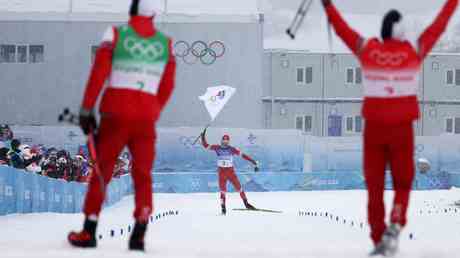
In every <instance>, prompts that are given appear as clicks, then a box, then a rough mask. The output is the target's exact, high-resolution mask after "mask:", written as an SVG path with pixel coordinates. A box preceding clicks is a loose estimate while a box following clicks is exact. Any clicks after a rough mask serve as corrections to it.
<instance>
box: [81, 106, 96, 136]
mask: <svg viewBox="0 0 460 258" xmlns="http://www.w3.org/2000/svg"><path fill="white" fill-rule="evenodd" d="M78 119H79V124H80V128H81V130H82V131H83V133H84V134H85V135H88V134H89V133H90V132H94V131H96V129H97V122H96V117H95V116H94V112H93V111H89V110H86V109H83V108H82V109H81V110H80V115H79V117H78Z"/></svg>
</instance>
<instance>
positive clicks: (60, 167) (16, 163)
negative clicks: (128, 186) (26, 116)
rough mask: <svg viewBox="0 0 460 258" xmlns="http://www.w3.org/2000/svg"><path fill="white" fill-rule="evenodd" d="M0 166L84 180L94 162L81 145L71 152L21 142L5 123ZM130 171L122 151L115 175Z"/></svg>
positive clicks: (0, 135)
mask: <svg viewBox="0 0 460 258" xmlns="http://www.w3.org/2000/svg"><path fill="white" fill-rule="evenodd" d="M0 166H11V167H14V168H16V169H23V170H25V171H27V172H30V173H36V174H39V175H42V176H48V177H51V178H55V179H62V180H66V181H76V182H87V181H88V178H89V175H90V174H91V171H92V170H93V162H92V161H91V160H90V159H89V157H87V155H86V154H85V152H84V151H83V150H82V149H81V150H80V151H79V152H78V153H77V154H76V155H73V156H72V155H71V154H70V153H69V152H68V151H66V150H58V149H56V148H53V147H51V148H46V147H45V146H43V145H34V146H29V145H26V144H22V143H21V142H20V140H19V139H16V138H14V134H13V131H12V130H11V128H10V127H9V126H8V125H0ZM129 171H130V160H129V154H128V153H123V154H122V156H121V157H120V158H119V159H118V162H117V164H116V166H115V169H114V177H120V176H122V175H124V174H127V173H129Z"/></svg>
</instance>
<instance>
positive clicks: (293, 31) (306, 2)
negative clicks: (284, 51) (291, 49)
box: [286, 0, 313, 39]
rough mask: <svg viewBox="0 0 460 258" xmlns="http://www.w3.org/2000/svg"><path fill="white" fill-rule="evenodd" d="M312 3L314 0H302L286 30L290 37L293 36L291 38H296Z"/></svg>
mask: <svg viewBox="0 0 460 258" xmlns="http://www.w3.org/2000/svg"><path fill="white" fill-rule="evenodd" d="M312 3H313V0H303V1H302V3H301V5H300V7H299V9H298V10H297V13H296V15H295V17H294V20H293V21H292V23H291V26H289V28H288V29H287V30H286V33H287V34H288V35H289V37H291V39H295V37H296V35H297V31H298V30H299V28H300V27H301V26H302V24H303V21H304V19H305V16H306V15H307V13H308V11H309V10H310V7H311V4H312Z"/></svg>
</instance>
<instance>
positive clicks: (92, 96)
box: [68, 0, 176, 250]
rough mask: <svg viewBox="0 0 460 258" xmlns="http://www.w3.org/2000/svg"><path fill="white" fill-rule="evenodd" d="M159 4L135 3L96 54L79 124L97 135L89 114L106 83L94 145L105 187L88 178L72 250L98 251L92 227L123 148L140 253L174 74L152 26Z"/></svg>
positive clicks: (133, 244)
mask: <svg viewBox="0 0 460 258" xmlns="http://www.w3.org/2000/svg"><path fill="white" fill-rule="evenodd" d="M157 2H159V0H133V1H132V3H131V9H130V16H131V18H130V20H129V23H127V24H124V25H121V26H117V27H110V28H109V29H108V30H107V31H106V33H105V35H104V38H103V40H102V43H101V44H100V46H99V48H98V50H97V53H96V59H95V63H94V65H93V68H92V71H91V75H90V77H89V81H88V84H87V86H86V91H85V94H84V99H83V103H82V107H81V111H80V117H79V118H80V119H79V120H80V126H81V128H82V130H83V131H84V133H85V134H88V133H89V132H92V131H95V130H96V129H97V123H96V119H95V116H94V112H93V108H94V107H95V103H96V101H97V99H98V96H99V95H100V93H101V90H102V88H103V86H104V83H105V82H106V80H108V87H107V88H106V89H105V91H104V93H103V97H102V100H101V104H100V113H101V123H100V127H99V128H98V130H97V141H96V152H97V156H98V160H97V162H98V165H99V168H100V172H101V174H102V176H103V179H104V180H103V181H104V182H103V183H104V184H105V185H101V182H100V180H98V178H97V177H95V176H93V177H91V179H90V182H89V186H88V192H87V194H86V200H85V203H84V208H83V211H84V214H85V222H84V226H83V230H82V231H81V232H78V233H76V232H72V233H70V234H69V236H68V240H69V242H70V243H71V244H72V245H74V246H77V247H96V235H95V234H96V227H97V222H98V218H99V213H100V211H101V206H102V204H103V202H104V198H105V189H106V188H107V184H108V183H109V182H110V180H111V178H112V175H113V171H114V166H115V163H116V161H117V159H118V156H119V154H120V152H121V151H122V150H123V148H124V147H125V146H127V147H128V148H129V150H130V152H131V154H132V158H133V160H132V162H133V168H132V173H131V175H132V178H133V185H134V190H135V204H136V205H135V206H136V207H135V211H134V218H135V222H136V223H135V226H134V229H133V232H132V235H131V238H130V241H129V249H131V250H144V235H145V232H146V229H147V224H148V219H149V217H150V215H151V213H152V209H153V203H152V175H151V172H152V166H153V161H154V157H155V141H156V132H155V123H156V121H157V120H158V119H159V116H160V113H161V111H162V110H163V109H164V107H165V106H166V103H167V102H168V100H169V98H170V96H171V94H172V91H173V88H174V80H175V70H176V63H175V60H174V57H173V55H172V49H171V40H170V39H169V38H168V37H166V36H165V35H164V34H163V33H161V32H160V31H158V30H156V29H155V27H154V25H153V17H154V15H155V13H156V12H157V10H158V8H157V6H158V3H157Z"/></svg>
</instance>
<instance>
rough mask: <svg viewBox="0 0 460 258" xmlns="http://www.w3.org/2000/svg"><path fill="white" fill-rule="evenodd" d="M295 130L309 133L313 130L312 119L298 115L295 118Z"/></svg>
mask: <svg viewBox="0 0 460 258" xmlns="http://www.w3.org/2000/svg"><path fill="white" fill-rule="evenodd" d="M295 128H296V129H297V130H301V131H302V132H305V133H310V132H311V131H312V130H313V117H312V116H305V115H300V116H296V118H295Z"/></svg>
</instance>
